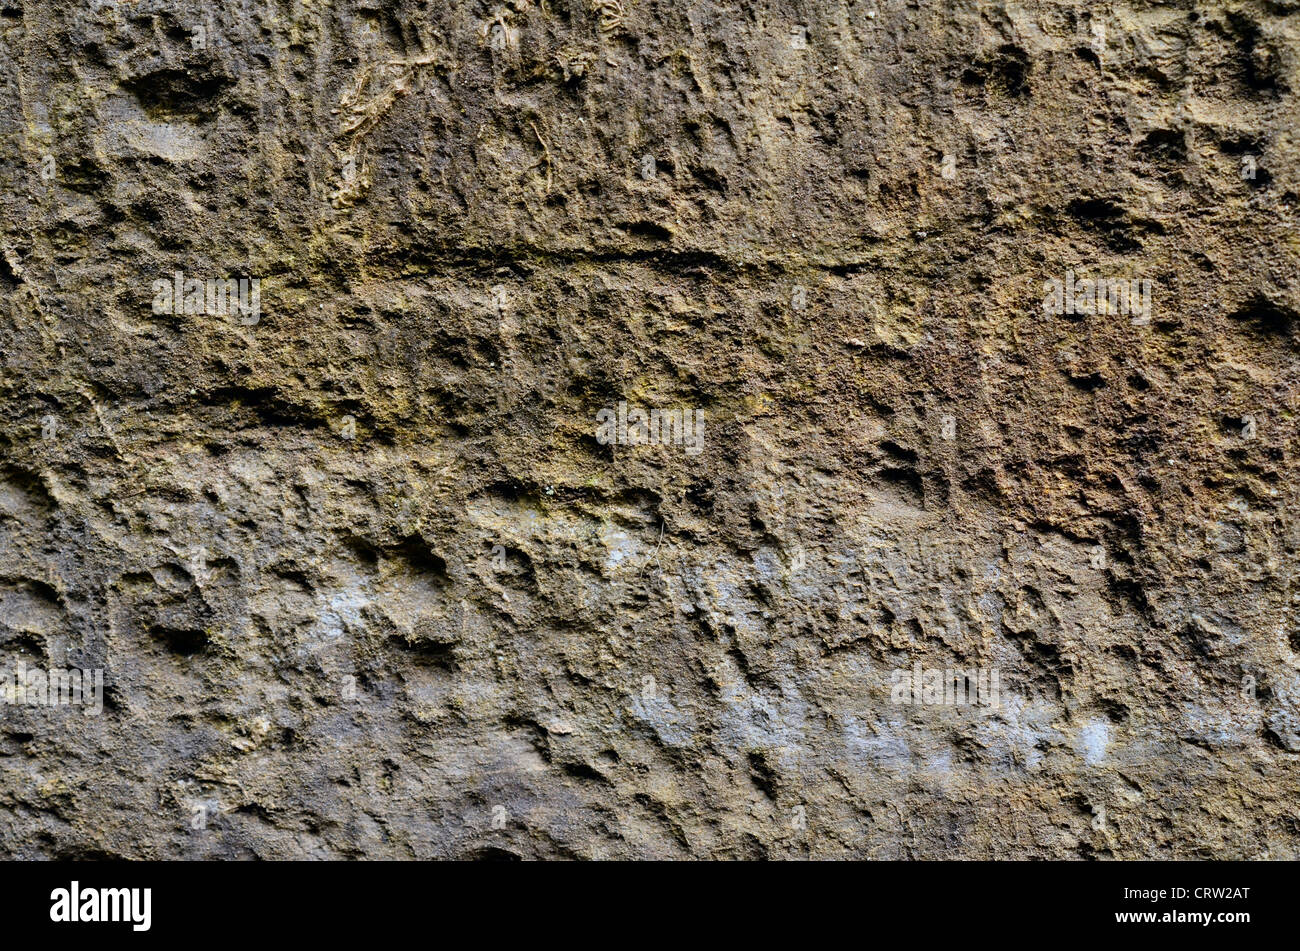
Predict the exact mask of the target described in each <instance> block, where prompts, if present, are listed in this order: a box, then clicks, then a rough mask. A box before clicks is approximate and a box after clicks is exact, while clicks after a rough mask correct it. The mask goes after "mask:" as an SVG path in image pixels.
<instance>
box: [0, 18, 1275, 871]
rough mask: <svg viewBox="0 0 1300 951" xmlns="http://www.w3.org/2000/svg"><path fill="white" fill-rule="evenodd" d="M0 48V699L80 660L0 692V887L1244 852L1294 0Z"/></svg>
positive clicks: (96, 31) (417, 22) (82, 38)
mask: <svg viewBox="0 0 1300 951" xmlns="http://www.w3.org/2000/svg"><path fill="white" fill-rule="evenodd" d="M0 62H2V63H3V70H2V71H0V143H2V144H3V152H4V156H5V161H4V162H3V164H0V203H2V204H0V227H2V228H3V256H2V257H3V260H0V290H2V291H3V294H0V389H2V391H3V399H2V400H0V412H2V413H3V425H2V426H0V668H3V669H5V670H13V669H16V665H18V664H19V663H24V664H26V665H28V666H29V667H36V668H46V669H48V668H57V667H69V668H79V669H95V668H100V669H102V670H103V671H104V683H105V696H104V709H103V711H102V713H101V714H100V715H98V716H90V715H86V714H85V711H84V710H83V709H80V708H78V707H76V706H54V707H50V706H45V707H42V706H28V705H17V704H6V705H4V706H0V853H2V854H4V855H6V856H9V857H20V858H43V857H91V858H94V857H110V856H125V857H136V858H168V857H187V858H255V857H258V858H294V857H310V858H347V857H384V858H448V857H456V858H464V857H486V858H509V857H522V858H541V857H581V858H600V857H617V858H684V857H709V858H724V857H726V858H741V857H745V858H793V857H809V856H810V857H816V858H841V857H855V856H856V857H871V858H948V857H972V858H973V857H1004V858H1010V857H1038V858H1076V857H1084V858H1095V857H1112V858H1137V857H1158V858H1170V857H1230V858H1266V857H1268V858H1296V857H1297V856H1298V855H1300V819H1298V818H1297V801H1298V799H1300V773H1298V772H1297V755H1300V707H1298V704H1300V628H1298V627H1297V618H1296V615H1295V613H1294V606H1295V604H1294V602H1295V596H1296V595H1295V593H1294V592H1293V591H1292V575H1293V571H1294V566H1295V564H1296V557H1297V548H1298V547H1300V530H1298V529H1297V527H1296V525H1295V522H1294V519H1293V514H1292V513H1294V512H1295V510H1296V504H1297V491H1298V490H1297V486H1296V483H1295V479H1294V471H1295V467H1294V453H1295V452H1296V451H1297V444H1296V437H1297V426H1296V421H1297V417H1296V409H1297V407H1296V385H1297V355H1298V347H1300V337H1298V336H1297V334H1300V326H1298V325H1297V315H1298V309H1300V274H1298V271H1297V254H1298V252H1300V232H1298V231H1297V224H1298V221H1300V219H1298V218H1297V194H1298V191H1300V164H1298V163H1297V157H1298V154H1300V153H1298V151H1297V147H1298V144H1300V143H1297V134H1298V133H1297V124H1296V119H1297V114H1298V112H1297V98H1296V90H1297V86H1298V84H1300V3H1297V2H1295V0H1265V2H1225V0H1214V2H1200V0H1193V2H1181V3H1171V4H1155V3H1128V2H1116V3H1107V4H1092V3H1089V4H1083V3H1077V4H1067V3H1051V2H1043V0H1024V2H1015V3H1012V2H1005V3H1004V2H1000V0H997V2H987V3H980V4H974V3H970V2H960V3H959V2H943V3H939V2H920V0H913V2H904V0H800V2H794V0H754V2H739V0H732V2H727V0H692V2H688V3H682V2H667V0H599V2H592V0H509V2H506V3H503V4H500V5H495V4H489V3H481V2H479V3H475V2H459V0H455V2H450V3H444V2H409V0H401V2H391V0H363V2H361V3H352V2H339V3H322V2H317V0H311V2H299V0H295V2H289V0H273V2H266V3H250V2H237V3H234V4H220V5H214V4H207V3H196V2H193V0H172V2H159V0H136V2H127V0H121V2H112V0H103V2H91V3H53V2H34V0H3V2H2V3H0ZM646 156H649V157H650V158H649V160H647V159H646ZM1252 173H1253V177H1252ZM178 271H180V272H182V273H183V274H184V275H185V276H186V277H192V278H198V279H209V278H226V277H240V276H242V277H254V278H257V279H258V280H259V281H260V282H261V284H260V287H261V314H260V319H259V320H258V321H257V322H256V323H248V322H244V321H241V320H240V319H235V316H234V315H226V316H222V315H219V314H215V315H214V314H209V313H190V314H186V313H180V314H176V313H172V312H165V313H161V314H160V313H156V312H155V311H156V310H157V308H155V307H154V306H153V303H154V299H155V296H156V291H155V288H154V281H156V280H158V279H160V278H161V279H167V278H170V276H171V275H173V274H174V273H175V272H178ZM1067 271H1072V272H1074V273H1075V275H1076V276H1078V277H1079V278H1080V279H1082V278H1083V277H1084V276H1087V277H1103V278H1121V277H1122V278H1126V279H1127V278H1135V279H1145V280H1149V281H1150V286H1151V309H1150V314H1149V320H1142V319H1140V317H1130V315H1129V314H1126V313H1108V312H1098V313H1090V314H1089V313H1084V314H1079V313H1075V314H1068V313H1062V314H1049V313H1045V309H1044V306H1043V300H1044V296H1045V282H1049V281H1052V280H1062V281H1064V280H1065V279H1066V272H1067ZM1101 310H1103V311H1104V310H1106V309H1105V308H1102V309H1101ZM620 401H625V402H627V403H629V404H630V405H633V406H639V407H646V408H663V409H669V408H688V409H694V410H698V411H699V412H700V413H701V414H702V417H703V419H704V449H703V452H701V453H699V454H692V453H689V452H686V451H685V449H684V447H682V446H673V445H669V446H658V445H649V446H626V445H606V444H602V443H601V442H600V441H599V440H598V439H597V435H596V434H597V422H596V419H597V414H598V413H599V412H600V411H601V410H602V409H603V408H608V407H615V406H617V405H618V403H619V402H620ZM916 664H920V665H922V666H923V667H924V668H926V669H930V668H940V669H946V668H957V669H979V670H984V671H988V670H994V671H997V672H998V673H999V675H1000V683H1001V696H1000V703H999V704H998V705H997V706H996V707H990V706H985V705H948V704H942V703H940V704H933V703H924V702H923V703H896V702H894V701H895V699H896V697H895V696H894V690H893V686H892V685H893V683H894V672H895V671H897V670H904V671H910V670H912V668H913V667H914V665H916Z"/></svg>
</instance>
